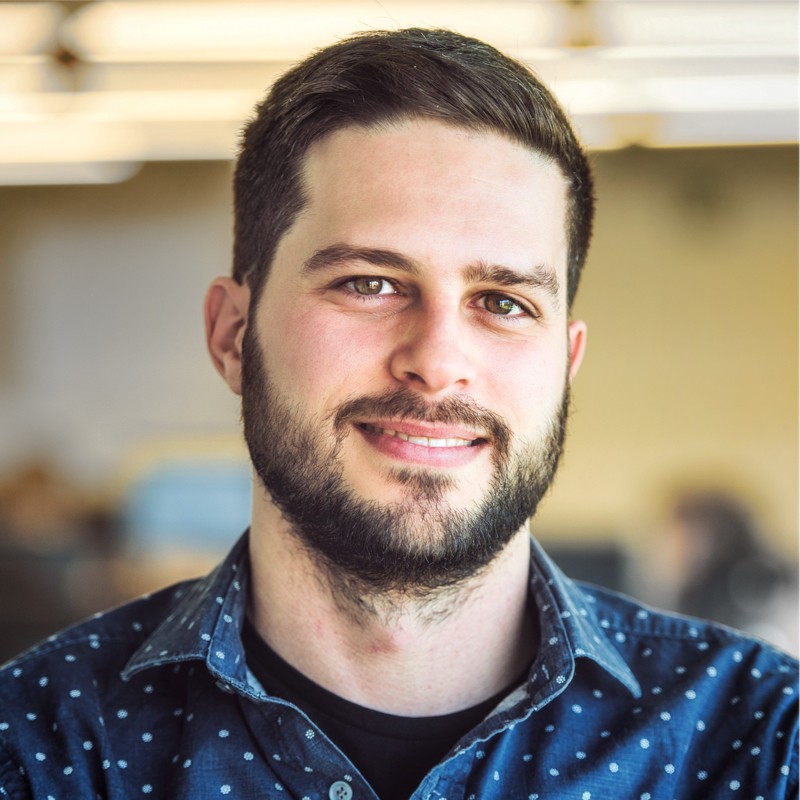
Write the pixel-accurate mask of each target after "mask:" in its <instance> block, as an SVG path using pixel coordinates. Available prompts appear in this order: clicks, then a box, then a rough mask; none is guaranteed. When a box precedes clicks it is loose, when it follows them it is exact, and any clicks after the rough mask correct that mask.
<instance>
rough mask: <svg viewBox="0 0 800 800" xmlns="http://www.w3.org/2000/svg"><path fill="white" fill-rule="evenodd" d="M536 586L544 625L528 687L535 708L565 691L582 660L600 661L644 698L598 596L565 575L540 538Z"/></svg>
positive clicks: (534, 546) (535, 546) (533, 575)
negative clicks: (603, 617)
mask: <svg viewBox="0 0 800 800" xmlns="http://www.w3.org/2000/svg"><path fill="white" fill-rule="evenodd" d="M530 589H531V594H532V596H533V599H534V603H535V607H536V608H537V609H538V612H539V626H540V645H539V654H538V656H537V658H536V661H535V662H534V668H533V670H532V671H531V682H530V683H529V687H528V689H529V691H531V693H532V695H533V700H534V706H535V707H539V706H541V705H544V703H546V702H548V701H549V700H550V699H552V698H553V697H554V696H555V695H556V694H560V692H561V691H563V689H564V688H565V687H566V685H567V684H568V683H569V681H570V680H571V678H572V674H573V673H574V670H575V660H576V659H579V658H588V659H590V660H592V661H594V662H595V663H596V664H598V665H599V666H600V667H602V668H603V669H604V670H605V671H606V672H608V673H609V674H610V675H611V676H612V677H614V678H616V679H617V680H618V681H619V682H620V683H622V684H623V685H624V686H625V687H626V688H627V689H628V690H629V691H630V692H631V694H633V695H634V696H635V697H640V696H641V688H640V686H639V682H638V681H637V680H636V678H635V677H634V674H633V672H632V671H631V669H630V667H629V666H628V664H627V663H626V662H625V660H624V658H623V657H622V655H621V654H620V652H619V651H618V650H617V648H616V647H614V645H613V644H612V643H611V641H610V640H609V638H608V634H607V632H606V631H605V629H604V628H603V626H602V625H601V624H600V620H599V619H598V617H597V613H596V611H595V608H594V605H595V598H594V596H593V595H592V594H591V593H589V592H587V591H586V590H584V589H583V588H581V587H580V586H579V585H578V584H576V583H574V582H573V581H572V580H570V579H569V578H568V577H567V576H566V575H564V573H563V572H562V571H561V570H560V569H559V568H558V567H557V566H556V565H555V564H554V563H553V561H552V560H551V559H550V557H549V556H548V555H547V554H546V553H545V552H544V550H543V549H542V547H541V545H539V543H538V542H537V541H536V539H531V572H530ZM537 665H539V668H540V669H539V670H537ZM537 672H538V677H537Z"/></svg>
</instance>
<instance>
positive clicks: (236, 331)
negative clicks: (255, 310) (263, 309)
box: [203, 277, 250, 394]
mask: <svg viewBox="0 0 800 800" xmlns="http://www.w3.org/2000/svg"><path fill="white" fill-rule="evenodd" d="M249 309H250V289H249V288H248V287H247V286H244V285H242V284H240V283H237V282H236V281H235V280H234V279H233V278H228V277H220V278H215V279H214V281H213V282H212V283H211V286H209V287H208V291H207V292H206V300H205V303H204V305H203V312H204V316H205V321H206V344H207V346H208V352H209V353H210V355H211V360H212V361H213V362H214V366H215V367H216V368H217V372H219V374H220V375H222V377H223V378H224V379H225V383H227V384H228V386H230V387H231V391H233V392H235V393H236V394H241V393H242V340H243V338H244V332H245V329H246V328H247V315H248V311H249Z"/></svg>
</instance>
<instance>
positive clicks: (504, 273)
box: [464, 261, 561, 302]
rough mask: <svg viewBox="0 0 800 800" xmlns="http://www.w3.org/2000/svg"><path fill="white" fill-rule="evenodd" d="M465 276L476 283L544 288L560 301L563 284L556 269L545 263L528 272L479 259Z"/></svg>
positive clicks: (468, 269)
mask: <svg viewBox="0 0 800 800" xmlns="http://www.w3.org/2000/svg"><path fill="white" fill-rule="evenodd" d="M464 276H465V278H466V279H467V280H468V281H474V282H475V283H478V282H480V283H496V284H498V285H499V286H525V287H529V288H532V289H543V290H544V291H545V292H547V294H549V295H551V297H552V299H553V300H554V301H555V302H558V299H559V297H560V293H561V284H560V283H559V280H558V276H557V275H556V273H555V271H554V270H553V269H551V268H550V267H548V266H547V265H545V264H537V265H536V266H534V267H533V269H532V270H530V271H528V272H520V271H519V270H516V269H509V268H508V267H502V266H498V265H496V264H487V263H486V262H485V261H479V262H478V263H477V264H474V265H472V266H470V267H467V269H466V271H465V273H464Z"/></svg>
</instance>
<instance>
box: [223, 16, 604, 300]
mask: <svg viewBox="0 0 800 800" xmlns="http://www.w3.org/2000/svg"><path fill="white" fill-rule="evenodd" d="M414 118H427V119H438V120H442V121H445V122H449V123H452V124H455V125H458V126H460V127H463V128H467V129H471V130H477V131H488V132H492V133H497V134H500V135H502V136H505V137H507V138H508V139H510V140H512V141H514V142H518V143H520V144H522V145H523V146H526V147H529V148H530V149H531V150H534V151H536V152H538V153H540V154H541V155H543V156H544V157H545V158H546V159H548V160H550V161H552V162H554V163H555V164H557V165H558V166H559V168H560V169H561V171H562V173H563V175H564V177H565V179H566V182H567V191H568V195H567V197H568V210H567V220H566V224H567V239H568V265H567V300H568V304H569V305H570V306H571V305H572V301H573V299H574V297H575V292H576V291H577V288H578V280H579V278H580V273H581V269H582V267H583V263H584V261H585V259H586V251H587V249H588V247H589V239H590V237H591V229H592V217H593V214H594V197H593V192H592V176H591V171H590V168H589V163H588V160H587V158H586V154H585V153H584V151H583V150H582V148H581V145H580V143H579V142H578V140H577V137H576V136H575V133H574V131H573V130H572V126H571V125H570V123H569V120H568V119H567V117H566V115H565V114H564V112H563V111H562V109H561V107H560V106H559V105H558V103H557V101H556V100H555V98H554V97H553V95H552V94H551V93H550V92H549V91H548V90H547V88H546V87H545V86H544V85H543V84H542V83H541V81H539V79H538V78H537V77H536V76H535V75H534V73H533V72H532V71H531V70H530V69H528V68H527V67H526V66H524V65H523V64H521V63H520V62H518V61H515V60H514V59H512V58H509V57H508V56H506V55H504V54H502V53H500V52H499V51H498V50H496V49H495V48H494V47H491V46H490V45H488V44H485V43H484V42H481V41H479V40H477V39H472V38H470V37H467V36H462V35H460V34H457V33H453V32H452V31H446V30H424V29H419V28H410V29H407V30H399V31H378V32H374V31H371V32H367V33H361V34H356V35H355V36H352V37H350V38H348V39H345V40H343V41H340V42H337V43H336V44H334V45H331V46H330V47H326V48H325V49H323V50H319V51H318V52H316V53H314V54H313V55H311V56H310V57H309V58H307V59H306V60H305V61H303V62H301V63H300V64H298V65H296V66H295V67H293V68H292V69H290V70H289V71H288V72H287V73H285V74H284V75H283V76H282V77H281V78H279V79H278V80H277V81H276V83H275V84H274V85H273V87H272V90H271V91H270V92H269V94H268V95H267V97H266V99H265V100H264V101H263V102H262V103H261V104H260V105H259V106H258V107H257V108H256V116H255V117H254V118H253V119H252V120H251V121H250V122H249V123H248V124H247V126H246V128H245V130H244V134H243V136H242V145H241V151H240V154H239V158H238V162H237V165H236V172H235V176H234V212H235V226H234V258H233V277H234V278H235V279H236V280H237V281H238V282H239V283H244V282H247V283H248V284H249V286H250V289H251V291H252V295H253V302H257V300H258V297H259V295H260V292H261V288H262V287H263V284H264V280H265V278H266V276H267V275H268V273H269V268H270V265H271V263H272V259H273V257H274V255H275V250H276V248H277V246H278V242H279V241H280V238H281V237H282V236H283V234H284V233H285V232H286V231H287V230H288V229H289V227H290V226H291V225H292V223H293V221H294V219H295V217H296V215H297V214H298V212H299V211H300V210H301V209H302V207H303V205H304V203H305V198H304V195H303V186H302V180H301V171H302V167H303V160H304V158H305V156H306V153H307V152H308V149H309V147H310V146H311V145H312V144H313V143H314V142H316V141H317V140H319V139H321V138H322V137H324V136H326V135H327V134H330V133H333V132H334V131H336V130H339V129H341V128H344V127H347V126H351V125H360V126H364V127H369V126H373V125H378V124H380V123H386V122H392V121H398V120H402V119H414Z"/></svg>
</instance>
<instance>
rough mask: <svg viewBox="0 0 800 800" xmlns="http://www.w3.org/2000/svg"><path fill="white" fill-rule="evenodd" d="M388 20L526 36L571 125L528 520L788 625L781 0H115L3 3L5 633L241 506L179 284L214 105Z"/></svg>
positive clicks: (192, 317)
mask: <svg viewBox="0 0 800 800" xmlns="http://www.w3.org/2000/svg"><path fill="white" fill-rule="evenodd" d="M409 25H423V26H428V25H436V26H444V27H450V28H453V29H456V30H460V31H462V32H465V33H468V34H473V35H476V36H479V37H480V38H484V39H486V40H487V41H489V42H491V43H493V44H496V45H497V46H498V47H500V48H501V49H503V50H505V51H507V52H509V53H510V54H512V55H514V56H516V57H518V58H520V59H521V60H523V61H525V62H527V63H529V64H530V65H531V66H533V67H534V68H535V69H536V70H537V72H538V73H539V74H540V75H541V76H542V78H543V79H544V80H545V81H547V82H548V83H549V84H551V85H552V87H553V89H554V92H555V94H556V95H557V96H558V97H559V98H560V99H561V101H562V102H563V104H564V105H565V107H566V108H567V110H568V111H569V113H570V114H571V115H572V117H573V119H574V120H575V125H576V128H577V130H578V132H579V134H580V135H581V137H582V138H583V140H584V141H585V142H586V144H587V146H588V148H589V149H590V151H591V158H592V162H593V165H594V169H595V177H596V193H597V198H598V205H597V219H596V226H595V236H594V241H593V245H592V248H591V251H590V255H589V260H588V263H587V266H586V270H585V274H584V277H583V281H582V284H581V288H580V290H579V293H578V297H577V301H576V304H575V308H574V311H573V313H574V315H575V316H576V317H580V318H582V319H585V320H586V321H587V323H588V326H589V337H588V350H587V355H586V358H585V360H584V363H583V366H582V368H581V371H580V373H579V375H578V377H577V379H576V381H575V385H574V387H573V393H572V394H573V399H572V413H571V417H570V422H569V433H568V440H567V445H566V450H565V453H564V457H563V461H562V464H561V467H560V469H559V473H558V476H557V478H556V481H555V484H554V486H553V488H552V489H551V491H550V493H549V494H548V496H547V497H546V498H545V501H544V502H543V504H542V506H541V508H540V510H539V512H538V514H537V515H536V517H535V518H534V520H533V521H532V523H531V530H532V532H533V534H534V535H536V536H537V537H538V538H539V539H540V540H541V541H542V542H543V544H544V545H545V547H546V548H547V549H548V551H549V552H551V553H552V554H553V556H554V557H555V559H556V560H557V561H558V562H559V563H560V564H561V565H562V566H563V567H564V569H565V571H567V572H568V573H570V574H572V575H574V576H576V577H579V578H581V579H583V580H588V581H591V582H595V583H600V584H602V585H606V586H609V587H610V588H613V589H615V590H619V591H624V592H628V593H633V594H635V595H637V596H638V597H640V598H642V599H644V600H646V601H649V602H652V603H654V604H656V605H659V606H663V607H668V608H674V609H678V610H680V611H683V612H685V613H690V614H692V613H697V614H701V615H707V616H712V617H714V618H718V619H719V621H721V622H723V623H726V624H733V625H736V626H741V627H744V628H746V629H747V630H750V631H751V632H753V633H756V634H757V635H761V636H763V637H765V638H767V639H769V640H771V641H773V642H775V643H777V644H778V645H779V646H781V647H783V648H785V649H787V650H789V651H791V652H795V653H796V652H797V568H796V564H797V549H798V548H797V532H798V530H797V529H798V518H797V515H798V477H799V476H798V421H797V401H798V342H797V323H798V277H797V266H798V152H797V111H798V109H797V105H798V101H797V96H798V95H797V73H796V68H797V42H796V35H795V34H796V30H797V7H796V4H795V3H794V2H783V0H774V2H772V1H770V0H753V2H725V1H724V0H707V1H706V2H692V3H688V2H686V3H684V2H666V1H665V0H661V1H659V0H637V1H636V2H625V1H624V0H619V1H617V0H584V1H582V2H562V1H561V0H547V2H523V1H522V0H519V1H518V2H499V3H491V4H490V3H484V2H469V1H467V2H460V3H447V2H441V3H438V2H433V3H414V2H405V1H404V0H381V2H366V1H365V2H353V3H345V2H324V1H322V2H294V3H287V2H256V1H254V2H236V3H228V2H194V1H193V0H192V1H189V0H187V1H186V2H147V1H146V0H143V1H140V2H115V1H113V0H110V1H109V2H88V3H73V2H29V3H5V4H3V5H0V209H2V214H0V242H2V247H0V661H3V660H4V659H5V658H7V657H10V656H12V655H13V654H15V653H16V652H18V651H19V650H21V649H22V648H24V647H27V646H29V645H31V644H33V643H34V642H35V641H37V640H38V639H40V638H42V637H44V636H47V635H49V634H50V633H52V632H54V631H55V630H56V629H58V628H60V627H63V626H64V625H67V624H70V623H71V622H73V621H75V620H77V619H79V618H81V617H83V616H86V615H88V614H92V613H95V612H96V611H98V610H100V609H101V608H105V607H108V606H111V605H114V604H117V603H119V602H123V601H124V600H125V599H128V598H130V597H134V596H136V595H138V594H140V593H142V592H147V591H151V590H154V589H156V588H158V587H160V586H163V585H165V584H166V583H169V582H173V581H176V580H181V579H184V578H187V577H192V576H195V575H198V574H202V573H204V572H205V571H207V570H209V569H210V568H212V567H213V565H214V563H215V562H216V560H217V559H218V558H219V557H220V556H221V555H222V554H223V553H224V552H225V551H226V550H227V549H228V548H229V547H230V546H231V544H232V543H233V542H234V541H235V539H236V538H237V537H238V536H239V535H240V534H241V533H242V531H243V530H244V528H245V527H246V525H247V520H248V516H249V502H250V500H249V497H250V490H251V480H252V479H251V475H250V471H249V467H248V460H247V455H246V450H245V447H244V444H243V441H242V436H241V426H240V412H239V404H238V399H237V398H236V397H234V396H233V395H232V394H231V393H230V392H229V390H228V389H227V387H226V386H225V385H224V384H223V382H222V381H221V380H220V378H219V376H218V375H217V374H216V373H215V371H214V369H213V367H212V366H211V363H210V360H209V358H208V356H207V354H206V350H205V344H204V333H203V321H202V311H201V308H202V302H203V296H204V293H205V289H206V287H207V285H208V283H209V282H210V281H211V279H212V278H213V277H214V276H215V275H218V274H224V273H226V272H227V271H228V270H229V266H230V253H231V240H232V236H231V231H232V208H231V194H230V181H231V174H232V163H233V162H232V159H233V157H234V156H235V152H236V146H237V137H238V131H239V129H240V127H241V124H242V122H243V121H244V120H245V119H246V118H247V117H248V115H249V114H250V112H251V109H252V106H253V104H254V103H255V102H257V101H258V100H259V99H260V97H261V96H262V95H263V94H264V92H265V90H266V89H267V88H268V86H269V84H270V82H271V81H272V80H273V79H274V78H275V76H276V75H278V74H280V73H281V72H282V71H283V70H284V69H285V68H286V67H288V65H289V64H291V63H292V62H293V61H295V60H297V59H299V58H302V57H303V56H304V55H305V54H307V53H308V52H310V51H311V50H312V49H314V48H315V47H317V46H320V45H324V44H326V43H327V42H329V41H332V40H333V39H335V38H336V37H338V36H342V35H346V34H347V33H350V32H353V31H356V30H363V29H375V28H387V27H388V28H397V27H406V26H409ZM276 335H279V332H276ZM531 368H532V369H535V364H533V365H531ZM712 601H713V602H712Z"/></svg>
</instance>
